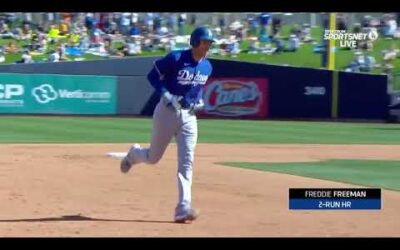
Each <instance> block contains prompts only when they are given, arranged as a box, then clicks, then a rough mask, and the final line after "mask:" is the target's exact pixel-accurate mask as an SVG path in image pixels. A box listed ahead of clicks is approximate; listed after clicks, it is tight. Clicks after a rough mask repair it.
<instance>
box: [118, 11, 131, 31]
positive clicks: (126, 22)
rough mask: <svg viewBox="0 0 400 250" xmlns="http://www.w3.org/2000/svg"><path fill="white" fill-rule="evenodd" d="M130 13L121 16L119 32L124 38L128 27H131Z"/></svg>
mask: <svg viewBox="0 0 400 250" xmlns="http://www.w3.org/2000/svg"><path fill="white" fill-rule="evenodd" d="M130 18H131V13H123V14H122V16H121V23H120V31H121V34H122V35H124V36H128V35H129V30H130V25H131V19H130Z"/></svg>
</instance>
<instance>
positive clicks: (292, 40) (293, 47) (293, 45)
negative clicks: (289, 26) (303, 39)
mask: <svg viewBox="0 0 400 250" xmlns="http://www.w3.org/2000/svg"><path fill="white" fill-rule="evenodd" d="M299 47H300V39H299V38H298V37H297V36H296V35H295V34H292V35H290V37H289V46H288V48H287V49H284V51H286V52H296V51H297V50H298V49H299Z"/></svg>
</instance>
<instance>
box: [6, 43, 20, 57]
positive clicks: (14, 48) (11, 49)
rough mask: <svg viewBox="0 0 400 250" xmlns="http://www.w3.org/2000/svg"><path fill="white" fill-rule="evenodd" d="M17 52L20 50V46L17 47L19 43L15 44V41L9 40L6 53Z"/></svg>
mask: <svg viewBox="0 0 400 250" xmlns="http://www.w3.org/2000/svg"><path fill="white" fill-rule="evenodd" d="M17 52H18V48H17V45H15V42H14V41H10V42H8V44H7V47H6V53H9V54H14V53H17Z"/></svg>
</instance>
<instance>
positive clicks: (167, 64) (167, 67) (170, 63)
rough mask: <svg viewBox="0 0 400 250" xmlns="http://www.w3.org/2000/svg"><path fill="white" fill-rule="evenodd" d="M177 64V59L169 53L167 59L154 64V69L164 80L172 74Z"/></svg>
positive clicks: (164, 58)
mask: <svg viewBox="0 0 400 250" xmlns="http://www.w3.org/2000/svg"><path fill="white" fill-rule="evenodd" d="M175 64H176V57H175V55H174V54H173V53H169V54H168V55H166V56H165V57H163V58H161V59H159V60H157V61H155V62H154V68H155V69H156V71H157V73H158V75H159V76H160V77H161V78H162V77H164V76H165V75H167V74H168V73H170V72H171V71H172V69H173V67H174V66H175Z"/></svg>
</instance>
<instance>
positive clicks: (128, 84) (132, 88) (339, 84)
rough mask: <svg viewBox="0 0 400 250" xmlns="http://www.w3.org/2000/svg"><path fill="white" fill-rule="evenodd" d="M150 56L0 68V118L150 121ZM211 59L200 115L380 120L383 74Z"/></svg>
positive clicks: (384, 109) (384, 106)
mask: <svg viewBox="0 0 400 250" xmlns="http://www.w3.org/2000/svg"><path fill="white" fill-rule="evenodd" d="M157 58H159V57H142V58H129V59H113V60H99V61H88V62H60V63H38V64H15V65H0V113H20V114H23V113H28V114H34V113H37V114H94V115H113V114H115V115H145V116H150V115H152V113H153V110H154V107H155V105H156V104H157V102H158V100H159V99H158V97H157V96H156V95H155V94H154V90H153V88H152V87H151V85H150V84H149V83H148V81H147V79H146V74H147V72H148V71H149V70H150V69H151V67H152V65H153V61H154V60H155V59H157ZM211 61H212V64H213V68H214V70H213V75H212V78H210V79H209V81H208V82H207V85H206V88H205V102H206V110H205V111H204V112H202V113H201V114H200V116H203V117H230V118H243V119H268V118H274V119H276V118H278V119H307V118H313V119H329V118H339V119H340V118H343V119H373V120H376V119H385V118H386V117H387V112H388V103H389V96H388V95H387V76H386V75H370V74H357V73H347V72H333V71H330V70H321V69H311V68H299V67H286V66H278V65H266V64H260V63H248V62H238V61H228V60H211ZM49 85H51V87H49Z"/></svg>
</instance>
